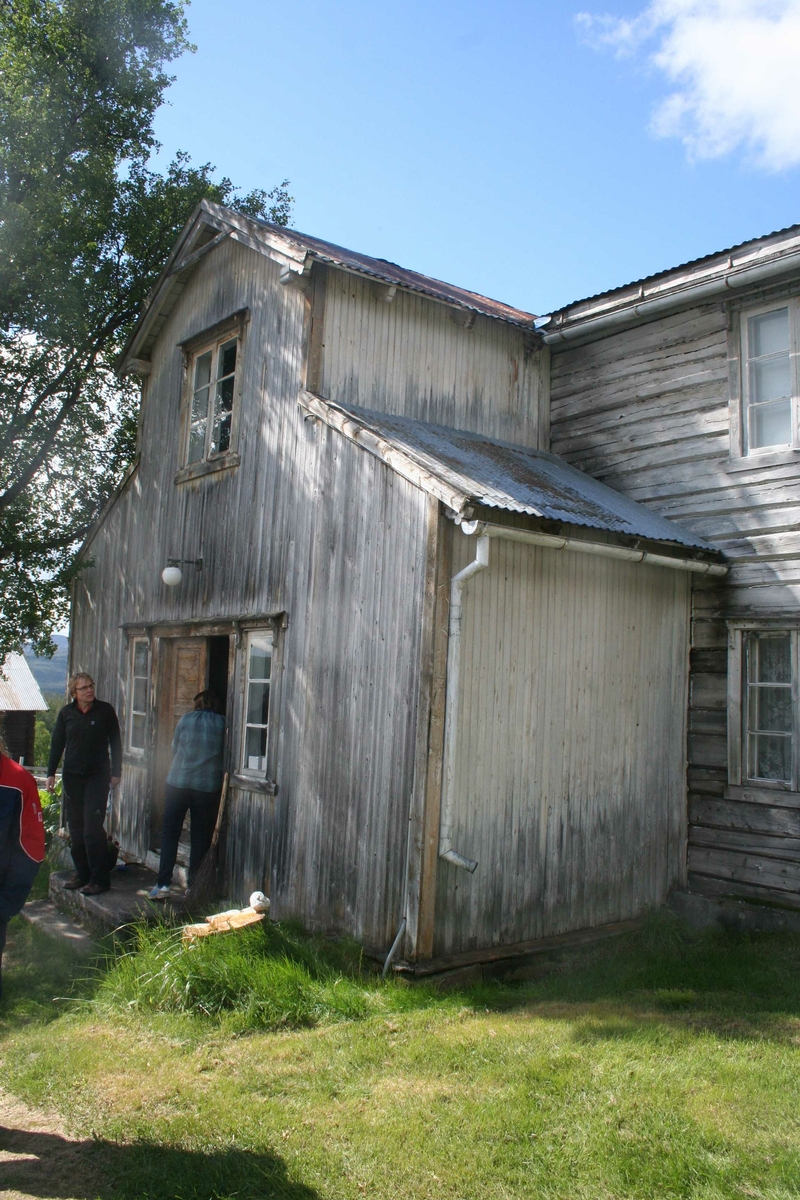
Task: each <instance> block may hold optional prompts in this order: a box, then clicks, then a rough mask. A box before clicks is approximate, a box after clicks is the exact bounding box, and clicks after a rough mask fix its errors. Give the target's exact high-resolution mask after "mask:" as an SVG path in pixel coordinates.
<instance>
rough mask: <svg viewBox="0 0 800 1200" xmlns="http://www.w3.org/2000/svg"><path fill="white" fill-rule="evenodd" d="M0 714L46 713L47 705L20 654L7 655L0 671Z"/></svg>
mask: <svg viewBox="0 0 800 1200" xmlns="http://www.w3.org/2000/svg"><path fill="white" fill-rule="evenodd" d="M0 712H47V704H46V703H45V699H44V696H43V695H42V693H41V691H40V690H39V685H38V683H37V682H36V680H35V679H34V677H33V674H32V672H31V669H30V667H29V666H28V664H27V663H26V661H25V658H24V656H23V655H22V654H9V655H8V657H7V658H6V661H5V662H4V663H3V666H2V669H0Z"/></svg>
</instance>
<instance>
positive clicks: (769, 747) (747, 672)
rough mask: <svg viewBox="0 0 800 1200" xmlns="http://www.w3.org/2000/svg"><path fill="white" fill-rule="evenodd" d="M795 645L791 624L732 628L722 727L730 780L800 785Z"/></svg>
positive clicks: (799, 636)
mask: <svg viewBox="0 0 800 1200" xmlns="http://www.w3.org/2000/svg"><path fill="white" fill-rule="evenodd" d="M799 650H800V631H797V630H791V629H752V628H751V629H738V630H733V631H732V638H731V643H730V654H731V659H730V663H729V666H730V670H729V677H732V678H730V683H731V689H732V691H731V695H730V697H729V712H730V718H729V719H730V725H729V730H728V733H729V742H730V743H731V747H730V749H731V763H730V766H731V771H730V775H731V782H732V783H742V784H745V785H747V786H750V787H753V786H759V787H772V788H775V787H778V788H782V789H788V790H790V791H798V790H800V779H798V758H799V756H798V753H797V750H798V746H799V745H800V711H798V708H799V707H800V706H798V704H797V680H798V663H799V662H800V656H799V655H798V651H799ZM733 689H735V691H736V693H737V694H736V695H734V694H733Z"/></svg>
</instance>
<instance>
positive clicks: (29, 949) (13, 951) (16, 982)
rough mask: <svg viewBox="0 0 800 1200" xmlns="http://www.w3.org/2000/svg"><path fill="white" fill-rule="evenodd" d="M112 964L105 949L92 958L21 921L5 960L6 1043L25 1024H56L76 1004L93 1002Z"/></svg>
mask: <svg viewBox="0 0 800 1200" xmlns="http://www.w3.org/2000/svg"><path fill="white" fill-rule="evenodd" d="M107 961H108V949H107V948H105V947H102V946H98V952H97V955H96V956H94V957H90V958H87V957H86V956H85V955H83V954H78V953H76V951H75V950H74V949H73V948H72V947H70V946H69V945H68V944H65V943H63V942H61V941H59V940H58V939H57V938H53V937H50V936H48V935H47V934H45V933H43V932H42V931H41V930H39V929H36V928H35V927H34V926H32V925H29V924H27V923H26V922H25V921H23V920H22V918H21V917H15V918H14V920H13V921H12V922H11V923H10V925H9V930H8V943H7V945H6V950H5V953H4V954H3V998H2V1001H0V1038H2V1036H3V1035H4V1034H5V1033H8V1032H11V1031H12V1030H14V1029H17V1028H19V1026H20V1025H21V1024H30V1023H33V1022H35V1023H37V1024H42V1025H45V1024H48V1023H49V1022H50V1021H55V1020H56V1019H57V1018H58V1017H60V1016H62V1015H63V1013H64V1010H65V1008H66V1007H68V1006H69V1003H70V1002H71V1001H75V1000H83V999H87V998H89V997H90V996H92V995H93V994H94V992H95V991H96V990H97V987H98V984H99V981H100V979H101V978H102V973H103V969H104V967H105V964H106V962H107Z"/></svg>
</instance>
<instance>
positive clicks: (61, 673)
mask: <svg viewBox="0 0 800 1200" xmlns="http://www.w3.org/2000/svg"><path fill="white" fill-rule="evenodd" d="M53 641H54V642H55V644H56V647H57V649H56V652H55V654H54V655H53V657H52V658H37V657H36V655H35V654H34V653H33V651H32V650H31V648H30V646H26V647H25V660H26V662H27V664H28V666H29V667H30V669H31V674H32V675H33V677H34V679H35V680H36V682H37V683H38V685H39V687H40V688H41V689H42V691H43V692H62V693H63V692H64V691H66V687H67V650H68V647H69V638H68V637H65V636H64V634H63V633H54V634H53Z"/></svg>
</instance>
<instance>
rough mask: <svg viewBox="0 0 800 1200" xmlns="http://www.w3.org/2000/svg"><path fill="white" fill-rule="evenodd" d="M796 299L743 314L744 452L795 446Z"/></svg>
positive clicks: (799, 432) (799, 436)
mask: <svg viewBox="0 0 800 1200" xmlns="http://www.w3.org/2000/svg"><path fill="white" fill-rule="evenodd" d="M798 311H799V310H798V302H797V300H791V301H789V302H788V303H786V304H782V305H780V306H778V307H773V308H764V309H761V310H758V311H751V312H749V313H746V314H744V317H743V323H742V339H743V346H742V361H743V363H744V370H743V372H742V400H743V403H742V418H743V419H742V442H743V447H742V448H743V450H744V453H745V454H757V453H759V452H761V451H763V450H776V449H800V428H799V425H798V420H799V418H800V413H799V412H798V395H799V394H800V388H798V379H797V354H796V352H795V351H796V346H797V324H798Z"/></svg>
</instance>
